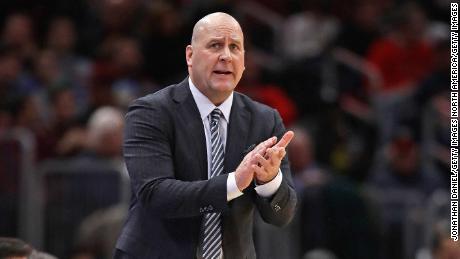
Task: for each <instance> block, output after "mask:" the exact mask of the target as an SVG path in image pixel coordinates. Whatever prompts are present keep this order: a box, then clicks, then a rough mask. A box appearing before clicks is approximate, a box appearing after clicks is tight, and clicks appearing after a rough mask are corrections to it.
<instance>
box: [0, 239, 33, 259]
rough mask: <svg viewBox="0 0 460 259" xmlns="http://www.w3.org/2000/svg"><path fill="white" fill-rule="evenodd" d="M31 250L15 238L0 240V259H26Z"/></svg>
mask: <svg viewBox="0 0 460 259" xmlns="http://www.w3.org/2000/svg"><path fill="white" fill-rule="evenodd" d="M32 251H33V248H32V247H31V246H30V245H28V244H27V243H25V242H24V241H22V240H19V239H16V238H6V237H1V238H0V258H2V259H14V258H17V259H27V258H29V256H30V254H32Z"/></svg>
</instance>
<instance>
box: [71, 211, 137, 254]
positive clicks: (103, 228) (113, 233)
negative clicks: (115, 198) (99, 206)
mask: <svg viewBox="0 0 460 259" xmlns="http://www.w3.org/2000/svg"><path fill="white" fill-rule="evenodd" d="M127 211H128V207H127V206H126V205H125V204H121V205H116V206H113V207H110V208H107V209H103V210H100V211H96V212H94V213H93V214H91V215H90V216H88V217H87V218H86V219H85V220H84V221H83V222H82V223H81V225H80V227H79V230H78V233H77V236H76V248H75V252H74V255H73V256H72V259H83V258H88V259H90V258H99V259H110V258H112V257H113V251H114V247H115V244H116V242H117V238H118V236H119V235H120V232H121V229H122V227H123V223H124V221H125V219H126V216H127ZM84 256H86V257H84Z"/></svg>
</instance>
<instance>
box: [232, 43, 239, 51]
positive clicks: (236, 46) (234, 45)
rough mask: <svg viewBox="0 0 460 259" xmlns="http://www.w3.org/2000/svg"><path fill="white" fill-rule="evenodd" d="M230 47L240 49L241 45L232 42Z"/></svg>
mask: <svg viewBox="0 0 460 259" xmlns="http://www.w3.org/2000/svg"><path fill="white" fill-rule="evenodd" d="M230 48H231V49H232V50H239V49H240V47H239V46H238V45H236V44H232V45H231V46H230Z"/></svg>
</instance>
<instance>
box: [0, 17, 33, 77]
mask: <svg viewBox="0 0 460 259" xmlns="http://www.w3.org/2000/svg"><path fill="white" fill-rule="evenodd" d="M34 33H35V31H34V27H33V21H32V20H31V18H30V17H29V16H28V15H26V14H24V13H12V14H10V15H9V16H8V17H7V18H6V21H5V25H4V27H3V31H2V36H1V44H2V45H4V46H7V47H8V48H11V49H13V50H14V51H15V52H16V53H17V54H18V56H19V58H20V60H21V62H22V63H23V64H25V68H26V69H27V68H29V69H30V67H29V66H30V65H31V64H30V62H31V60H32V58H33V57H34V55H35V52H36V51H37V46H36V42H35V35H34Z"/></svg>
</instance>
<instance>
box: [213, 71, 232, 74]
mask: <svg viewBox="0 0 460 259" xmlns="http://www.w3.org/2000/svg"><path fill="white" fill-rule="evenodd" d="M213 72H214V73H216V74H219V75H230V74H232V72H230V71H226V70H214V71H213Z"/></svg>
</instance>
